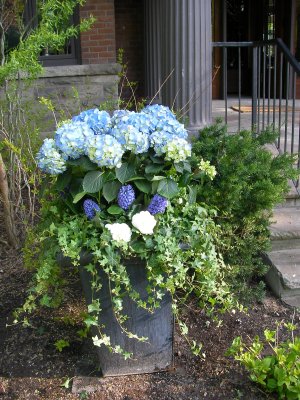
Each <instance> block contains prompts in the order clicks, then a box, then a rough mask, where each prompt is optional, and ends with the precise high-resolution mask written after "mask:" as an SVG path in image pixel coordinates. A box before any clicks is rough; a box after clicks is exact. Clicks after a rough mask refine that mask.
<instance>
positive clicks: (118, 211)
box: [107, 205, 123, 215]
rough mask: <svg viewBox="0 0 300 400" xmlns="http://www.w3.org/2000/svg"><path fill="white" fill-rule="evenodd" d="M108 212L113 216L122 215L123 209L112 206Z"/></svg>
mask: <svg viewBox="0 0 300 400" xmlns="http://www.w3.org/2000/svg"><path fill="white" fill-rule="evenodd" d="M107 212H108V213H109V214H112V215H118V214H122V212H123V208H121V207H119V206H116V205H113V206H110V207H109V208H108V209H107Z"/></svg>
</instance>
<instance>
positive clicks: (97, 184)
mask: <svg viewBox="0 0 300 400" xmlns="http://www.w3.org/2000/svg"><path fill="white" fill-rule="evenodd" d="M103 183H104V182H103V172H102V171H90V172H88V173H87V174H86V175H85V177H84V178H83V183H82V186H83V190H84V191H85V192H87V193H96V192H99V190H101V189H102V186H103Z"/></svg>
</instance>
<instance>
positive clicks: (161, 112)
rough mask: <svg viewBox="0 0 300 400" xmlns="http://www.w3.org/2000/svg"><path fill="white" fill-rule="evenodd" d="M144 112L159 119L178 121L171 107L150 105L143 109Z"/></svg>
mask: <svg viewBox="0 0 300 400" xmlns="http://www.w3.org/2000/svg"><path fill="white" fill-rule="evenodd" d="M143 112H145V113H147V114H151V115H152V116H154V117H155V118H157V119H159V120H160V119H162V120H165V119H168V118H172V119H176V116H175V114H174V113H173V112H172V111H171V110H170V109H169V107H167V106H162V105H160V104H153V105H149V106H146V107H145V108H144V109H143Z"/></svg>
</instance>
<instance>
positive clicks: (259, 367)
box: [227, 323, 300, 400]
mask: <svg viewBox="0 0 300 400" xmlns="http://www.w3.org/2000/svg"><path fill="white" fill-rule="evenodd" d="M283 328H284V329H285V330H287V331H288V332H289V333H290V337H289V338H288V339H287V340H283V339H282V338H281V337H280V336H282V329H283ZM295 329H296V326H295V325H294V324H292V323H285V324H283V323H281V324H279V325H278V326H277V329H275V330H269V329H266V330H265V331H264V340H261V339H260V338H259V337H258V336H255V338H254V339H253V340H252V341H251V343H250V344H249V345H247V344H246V343H245V342H244V340H243V339H242V338H241V337H237V338H235V339H234V341H233V343H232V345H231V347H230V349H229V350H228V352H227V354H228V355H230V356H233V357H234V359H235V360H237V361H239V362H240V363H241V364H242V365H243V366H245V368H246V369H247V371H248V372H249V376H250V379H251V380H252V381H253V382H255V383H257V384H258V385H260V386H261V387H262V388H263V389H264V390H265V391H266V392H269V393H276V394H277V395H278V398H279V399H289V400H295V399H299V398H300V337H298V336H295V335H294V330H295Z"/></svg>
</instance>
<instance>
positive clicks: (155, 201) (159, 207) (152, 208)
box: [147, 194, 168, 215]
mask: <svg viewBox="0 0 300 400" xmlns="http://www.w3.org/2000/svg"><path fill="white" fill-rule="evenodd" d="M167 205H168V200H167V199H166V198H165V197H163V196H160V195H159V194H155V195H154V196H153V198H152V200H151V202H150V204H149V206H148V208H147V210H148V211H149V213H150V214H152V215H155V214H158V213H161V214H162V213H164V212H165V209H166V207H167Z"/></svg>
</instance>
